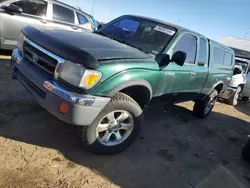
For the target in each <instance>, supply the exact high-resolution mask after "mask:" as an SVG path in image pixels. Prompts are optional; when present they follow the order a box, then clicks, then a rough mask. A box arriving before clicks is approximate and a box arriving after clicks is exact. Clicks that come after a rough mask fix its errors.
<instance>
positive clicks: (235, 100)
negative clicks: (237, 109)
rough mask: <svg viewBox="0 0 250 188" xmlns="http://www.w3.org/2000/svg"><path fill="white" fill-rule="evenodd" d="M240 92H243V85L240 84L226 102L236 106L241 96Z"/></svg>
mask: <svg viewBox="0 0 250 188" xmlns="http://www.w3.org/2000/svg"><path fill="white" fill-rule="evenodd" d="M240 93H241V87H240V86H238V87H237V89H236V91H235V93H234V94H233V95H232V96H231V97H229V98H228V99H227V100H226V102H227V103H228V104H230V105H232V106H236V105H237V104H238V99H239V97H240Z"/></svg>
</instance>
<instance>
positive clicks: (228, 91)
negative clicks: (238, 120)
mask: <svg viewBox="0 0 250 188" xmlns="http://www.w3.org/2000/svg"><path fill="white" fill-rule="evenodd" d="M235 92H236V89H235V88H232V87H227V89H226V90H225V91H224V92H222V93H221V94H220V95H219V97H220V98H222V99H229V98H230V97H231V96H233V95H234V93H235Z"/></svg>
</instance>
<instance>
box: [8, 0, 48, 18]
mask: <svg viewBox="0 0 250 188" xmlns="http://www.w3.org/2000/svg"><path fill="white" fill-rule="evenodd" d="M11 4H12V5H16V6H18V7H20V8H22V9H23V13H25V14H30V15H34V16H40V17H43V16H46V11H47V3H46V2H45V1H41V0H23V1H16V2H14V3H11Z"/></svg>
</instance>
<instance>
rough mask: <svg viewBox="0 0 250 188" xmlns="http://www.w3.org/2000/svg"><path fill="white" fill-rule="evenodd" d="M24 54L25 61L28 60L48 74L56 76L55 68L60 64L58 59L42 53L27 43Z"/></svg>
mask: <svg viewBox="0 0 250 188" xmlns="http://www.w3.org/2000/svg"><path fill="white" fill-rule="evenodd" d="M23 52H24V58H25V59H28V60H29V61H30V62H31V63H32V64H34V65H36V66H37V67H39V68H40V69H41V70H43V71H45V72H47V73H48V74H50V75H54V72H55V68H56V65H57V63H58V61H57V60H56V59H54V58H53V57H51V56H49V55H47V54H45V53H44V52H42V51H40V50H39V49H37V48H36V47H34V46H32V45H31V44H29V43H28V42H27V41H24V44H23Z"/></svg>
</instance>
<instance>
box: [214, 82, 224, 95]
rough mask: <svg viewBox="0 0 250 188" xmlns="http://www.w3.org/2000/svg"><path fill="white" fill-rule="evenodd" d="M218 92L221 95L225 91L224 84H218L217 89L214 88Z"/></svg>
mask: <svg viewBox="0 0 250 188" xmlns="http://www.w3.org/2000/svg"><path fill="white" fill-rule="evenodd" d="M214 89H215V90H216V91H218V93H220V92H221V91H222V89H223V84H222V83H221V84H218V85H217V86H216V87H215V88H214Z"/></svg>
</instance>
